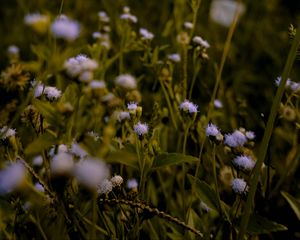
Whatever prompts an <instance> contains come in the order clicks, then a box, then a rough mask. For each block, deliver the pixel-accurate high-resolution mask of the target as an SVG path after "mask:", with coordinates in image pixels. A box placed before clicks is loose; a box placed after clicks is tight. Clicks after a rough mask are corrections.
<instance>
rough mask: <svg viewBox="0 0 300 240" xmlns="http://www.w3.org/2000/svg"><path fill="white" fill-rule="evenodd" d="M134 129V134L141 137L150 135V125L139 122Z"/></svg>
mask: <svg viewBox="0 0 300 240" xmlns="http://www.w3.org/2000/svg"><path fill="white" fill-rule="evenodd" d="M133 129H134V132H135V133H136V134H137V135H139V136H143V135H145V134H147V133H148V125H147V124H146V123H141V122H138V123H137V124H135V125H134V127H133Z"/></svg>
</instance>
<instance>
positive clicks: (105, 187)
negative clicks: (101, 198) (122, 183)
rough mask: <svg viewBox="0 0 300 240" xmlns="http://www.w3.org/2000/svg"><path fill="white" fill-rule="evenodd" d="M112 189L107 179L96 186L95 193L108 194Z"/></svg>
mask: <svg viewBox="0 0 300 240" xmlns="http://www.w3.org/2000/svg"><path fill="white" fill-rule="evenodd" d="M112 189H113V184H112V182H111V181H109V180H108V179H104V180H103V181H102V182H101V183H100V184H99V185H98V186H97V193H98V194H99V195H100V194H109V193H110V192H111V191H112Z"/></svg>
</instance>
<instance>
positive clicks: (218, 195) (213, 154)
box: [212, 143, 223, 213]
mask: <svg viewBox="0 0 300 240" xmlns="http://www.w3.org/2000/svg"><path fill="white" fill-rule="evenodd" d="M212 168H213V175H214V183H215V192H216V195H217V199H218V205H219V206H218V207H219V212H220V213H222V212H223V209H222V205H221V198H220V193H219V188H218V176H217V167H216V144H215V143H213V152H212Z"/></svg>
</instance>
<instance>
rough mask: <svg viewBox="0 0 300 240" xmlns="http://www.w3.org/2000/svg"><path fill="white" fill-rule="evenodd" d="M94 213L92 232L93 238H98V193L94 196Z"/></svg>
mask: <svg viewBox="0 0 300 240" xmlns="http://www.w3.org/2000/svg"><path fill="white" fill-rule="evenodd" d="M92 204H93V209H92V211H93V215H92V221H93V225H92V232H91V239H96V225H97V224H96V219H97V194H94V196H93V203H92Z"/></svg>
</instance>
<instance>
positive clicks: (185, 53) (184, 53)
mask: <svg viewBox="0 0 300 240" xmlns="http://www.w3.org/2000/svg"><path fill="white" fill-rule="evenodd" d="M182 56H183V60H182V61H183V66H182V68H183V69H182V73H183V96H184V98H187V85H188V77H187V66H188V48H187V46H186V45H183V49H182Z"/></svg>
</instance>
